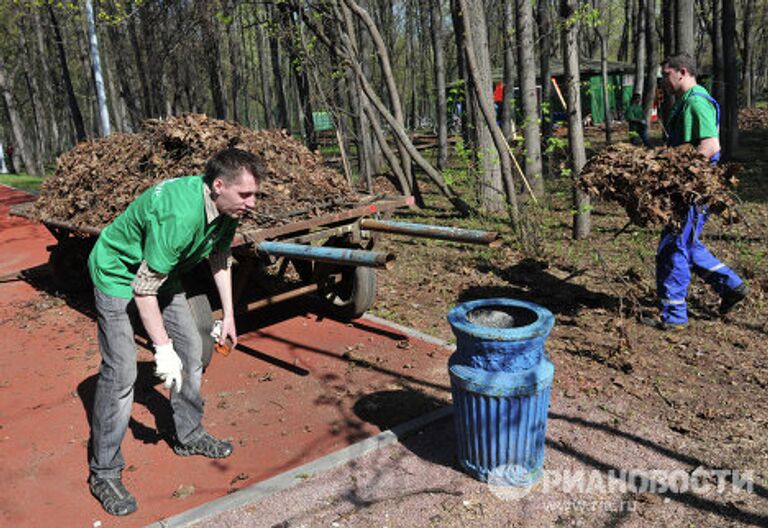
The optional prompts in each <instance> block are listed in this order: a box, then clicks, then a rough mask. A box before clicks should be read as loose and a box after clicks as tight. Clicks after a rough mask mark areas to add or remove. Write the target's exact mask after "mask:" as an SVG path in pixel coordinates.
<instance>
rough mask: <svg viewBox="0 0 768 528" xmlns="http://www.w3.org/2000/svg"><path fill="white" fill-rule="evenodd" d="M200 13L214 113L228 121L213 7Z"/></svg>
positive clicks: (205, 61) (204, 59)
mask: <svg viewBox="0 0 768 528" xmlns="http://www.w3.org/2000/svg"><path fill="white" fill-rule="evenodd" d="M205 6H207V7H204V8H203V9H202V10H201V12H200V18H199V22H200V31H201V33H202V39H203V42H202V44H203V53H204V57H203V62H204V64H205V70H206V72H207V73H208V86H209V88H210V90H211V99H212V100H213V112H214V115H215V116H216V118H217V119H227V103H226V101H225V100H224V89H223V86H222V84H223V83H222V80H221V70H222V67H221V56H220V55H221V54H220V53H219V48H220V44H219V30H218V28H216V27H214V24H215V19H214V17H213V12H212V11H211V9H212V7H213V6H212V5H211V4H205Z"/></svg>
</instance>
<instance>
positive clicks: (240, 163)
mask: <svg viewBox="0 0 768 528" xmlns="http://www.w3.org/2000/svg"><path fill="white" fill-rule="evenodd" d="M243 169H245V170H247V171H248V172H250V173H251V174H253V177H254V179H255V180H256V183H259V182H260V181H261V179H262V178H264V177H265V176H266V174H267V168H266V165H265V164H264V160H263V159H262V158H261V157H259V156H256V155H255V154H252V153H250V152H248V151H246V150H242V149H239V148H226V149H224V150H220V151H219V152H217V153H216V154H214V155H213V157H212V158H211V159H209V160H208V162H207V163H206V164H205V178H204V179H205V183H206V184H208V186H209V187H210V186H211V184H213V180H215V179H216V178H221V179H222V180H223V181H224V183H226V184H227V185H230V184H232V183H234V182H235V181H237V178H238V177H239V176H240V174H241V173H242V170H243Z"/></svg>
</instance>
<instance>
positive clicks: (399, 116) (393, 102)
mask: <svg viewBox="0 0 768 528" xmlns="http://www.w3.org/2000/svg"><path fill="white" fill-rule="evenodd" d="M343 2H344V4H345V5H346V6H347V7H348V8H349V9H350V10H351V11H352V12H353V13H354V14H355V15H356V16H357V17H358V18H359V19H360V20H361V21H362V22H363V24H365V26H366V28H368V33H369V34H370V36H371V38H372V39H373V44H374V46H375V47H376V51H377V55H378V58H379V65H380V66H381V71H382V75H383V77H384V79H383V80H384V82H385V84H386V87H387V93H388V94H389V103H390V106H391V108H392V113H393V114H394V117H395V119H396V120H397V122H398V123H400V125H401V126H402V127H405V118H404V116H403V106H402V104H401V102H400V92H399V91H398V88H397V84H396V83H395V77H394V75H393V73H392V64H391V62H390V60H389V52H388V51H387V47H386V45H385V43H384V39H383V38H382V36H381V33H380V32H379V30H378V27H376V23H375V22H374V21H373V19H372V18H371V16H370V15H369V14H368V12H367V11H366V10H365V9H363V8H362V7H360V6H359V5H358V4H357V3H356V2H355V1H354V0H343ZM398 151H399V153H400V161H401V164H402V168H403V173H404V174H405V177H406V178H407V179H408V183H409V185H410V187H411V192H412V193H413V194H414V196H415V197H417V199H418V201H419V202H421V197H420V193H419V190H418V186H417V183H416V178H415V176H414V174H413V171H412V170H411V158H410V156H408V150H407V149H406V148H405V146H404V145H402V144H398Z"/></svg>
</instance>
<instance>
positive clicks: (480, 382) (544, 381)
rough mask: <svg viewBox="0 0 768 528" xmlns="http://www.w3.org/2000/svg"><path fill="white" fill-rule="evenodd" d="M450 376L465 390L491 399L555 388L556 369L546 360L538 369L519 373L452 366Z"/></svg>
mask: <svg viewBox="0 0 768 528" xmlns="http://www.w3.org/2000/svg"><path fill="white" fill-rule="evenodd" d="M448 372H449V374H450V376H451V378H452V382H454V383H456V382H458V384H459V386H460V387H461V388H462V390H465V391H470V392H474V393H478V394H485V395H489V396H514V395H527V394H534V393H537V392H540V391H542V390H544V389H546V388H547V387H549V386H551V385H552V381H553V379H554V377H555V365H554V364H553V363H552V362H551V361H550V360H549V359H548V358H543V359H542V361H541V362H540V363H539V364H538V365H536V366H535V367H533V368H531V369H528V370H523V371H518V372H496V371H488V370H483V369H478V368H475V367H469V366H467V365H451V366H450V367H449V368H448Z"/></svg>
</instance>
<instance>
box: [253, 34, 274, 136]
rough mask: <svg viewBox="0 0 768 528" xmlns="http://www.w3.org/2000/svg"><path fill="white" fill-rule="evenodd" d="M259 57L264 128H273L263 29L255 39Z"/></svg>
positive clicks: (266, 41) (265, 41)
mask: <svg viewBox="0 0 768 528" xmlns="http://www.w3.org/2000/svg"><path fill="white" fill-rule="evenodd" d="M256 43H257V44H256V45H257V46H258V55H259V71H260V73H261V75H259V78H260V79H261V98H262V99H261V100H262V104H263V106H264V126H265V127H266V128H275V114H274V106H273V104H272V86H271V84H270V82H269V79H270V75H271V74H270V70H269V57H268V56H267V47H269V41H268V37H267V35H266V29H265V28H259V36H258V37H257V38H256Z"/></svg>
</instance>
